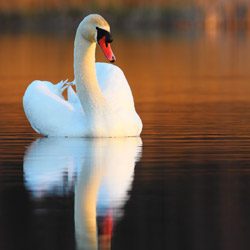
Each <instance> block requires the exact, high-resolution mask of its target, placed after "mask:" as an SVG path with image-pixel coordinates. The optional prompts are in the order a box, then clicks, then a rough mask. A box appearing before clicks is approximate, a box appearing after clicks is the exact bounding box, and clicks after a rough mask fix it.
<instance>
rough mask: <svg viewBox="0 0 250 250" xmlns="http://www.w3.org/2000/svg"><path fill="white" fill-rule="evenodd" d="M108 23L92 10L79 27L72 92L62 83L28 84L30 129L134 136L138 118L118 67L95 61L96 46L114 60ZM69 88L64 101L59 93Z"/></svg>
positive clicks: (61, 133)
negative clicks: (74, 86) (74, 85)
mask: <svg viewBox="0 0 250 250" xmlns="http://www.w3.org/2000/svg"><path fill="white" fill-rule="evenodd" d="M111 42H112V37H111V34H110V27H109V25H108V23H107V22H106V21H105V20H104V18H103V17H101V16H100V15H96V14H92V15H89V16H87V17H85V18H84V19H83V21H82V22H81V23H80V25H79V26H78V29H77V31H76V37H75V45H74V75H75V80H74V83H75V84H76V90H77V94H76V93H75V92H74V90H73V88H72V87H71V86H70V84H68V85H66V86H64V85H65V84H66V82H60V83H59V84H57V85H54V84H52V83H50V82H47V81H39V80H36V81H34V82H32V83H31V84H30V85H29V86H28V88H27V90H26V92H25V94H24V97H23V107H24V111H25V114H26V116H27V118H28V120H29V122H30V124H31V126H32V128H33V129H34V130H35V131H36V132H38V133H39V134H41V135H43V136H64V137H125V136H139V135H140V133H141V130H142V122H141V119H140V117H139V116H138V114H137V113H136V111H135V107H134V101H133V96H132V93H131V90H130V87H129V85H128V82H127V80H126V78H125V76H124V74H123V72H122V70H121V69H119V68H118V67H116V66H114V65H111V64H107V63H95V48H96V44H99V45H100V47H101V48H102V50H103V52H104V54H105V56H106V57H107V58H108V59H109V60H110V61H111V62H114V61H115V57H114V54H113V52H112V50H111V48H110V43H111ZM65 88H68V100H65V98H64V97H63V96H62V92H63V91H64V89H65Z"/></svg>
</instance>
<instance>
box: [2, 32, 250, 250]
mask: <svg viewBox="0 0 250 250" xmlns="http://www.w3.org/2000/svg"><path fill="white" fill-rule="evenodd" d="M114 35H115V34H114ZM112 45H113V50H114V52H115V54H116V57H117V59H118V60H117V65H118V66H120V67H121V68H122V69H123V71H124V72H125V74H126V77H127V79H128V81H129V83H130V85H131V88H132V91H133V94H134V98H135V103H136V108H137V111H138V113H139V114H140V116H141V118H142V120H143V124H144V129H143V132H142V136H141V140H140V139H133V138H127V139H59V138H57V139H56V138H54V139H51V138H40V137H39V135H37V134H36V133H35V132H34V131H33V130H32V129H31V128H30V126H29V124H28V122H27V120H26V118H25V116H24V112H23V110H22V95H23V93H24V91H25V89H26V87H27V86H28V84H29V83H30V82H31V81H32V80H34V79H40V80H50V81H52V82H55V83H56V82H59V81H60V80H61V79H67V78H69V80H72V79H73V57H72V53H73V37H66V36H45V35H44V36H43V35H29V34H19V35H9V34H8V35H1V36H0V55H1V60H0V80H1V84H0V95H1V96H0V97H1V98H0V115H1V120H0V141H1V144H0V152H1V154H0V165H1V167H0V249H1V250H10V249H25V250H28V249H32V250H34V249H46V250H47V249H51V250H56V249H70V250H72V249H79V250H80V249H94V248H95V247H96V246H97V245H98V246H99V249H110V248H112V249H126V250H127V249H171V250H173V249H191V250H195V249H197V250H200V249H202V250H205V249H208V250H210V249H225V250H228V249H250V240H249V233H250V71H249V61H250V37H249V35H247V34H238V33H237V34H234V33H232V34H214V33H213V34H200V35H194V34H181V35H180V34H179V35H174V36H162V35H159V34H151V36H150V37H148V36H134V37H127V36H126V35H121V36H120V37H117V38H116V39H115V42H114V43H113V44H112ZM97 59H98V60H105V59H104V57H103V55H102V54H101V53H100V51H99V50H98V51H97Z"/></svg>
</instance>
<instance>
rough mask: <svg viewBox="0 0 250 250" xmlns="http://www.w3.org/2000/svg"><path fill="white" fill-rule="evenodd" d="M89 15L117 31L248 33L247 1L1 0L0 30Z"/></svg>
mask: <svg viewBox="0 0 250 250" xmlns="http://www.w3.org/2000/svg"><path fill="white" fill-rule="evenodd" d="M89 13H100V14H102V15H104V16H105V17H106V18H107V19H108V20H109V22H110V23H111V25H112V26H113V27H114V28H117V29H119V28H123V29H137V28H138V27H140V28H141V29H143V28H146V29H148V28H153V29H166V30H168V29H173V28H174V29H188V28H199V29H205V30H218V29H229V30H238V29H241V30H250V1H249V0H189V1H187V0H186V1H185V0H154V1H152V0H151V1H150V0H136V1H134V0H95V1H91V0H84V1H83V0H21V1H20V0H3V1H0V30H4V29H9V28H10V29H12V28H14V29H33V28H36V29H37V27H39V28H40V29H44V30H53V29H54V28H58V27H63V28H64V29H66V30H67V29H68V28H69V29H71V28H72V26H76V25H77V23H79V21H80V20H81V19H82V17H83V16H85V15H87V14H89Z"/></svg>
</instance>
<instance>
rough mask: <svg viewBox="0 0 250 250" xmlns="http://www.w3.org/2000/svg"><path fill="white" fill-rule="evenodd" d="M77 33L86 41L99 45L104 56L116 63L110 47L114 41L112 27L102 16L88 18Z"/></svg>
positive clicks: (94, 15) (93, 15)
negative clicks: (111, 32)
mask: <svg viewBox="0 0 250 250" xmlns="http://www.w3.org/2000/svg"><path fill="white" fill-rule="evenodd" d="M77 32H78V33H80V34H81V36H82V37H83V38H84V39H86V40H88V41H90V42H95V43H97V44H99V45H100V47H101V49H102V51H103V53H104V55H105V56H106V57H107V59H108V60H109V61H110V62H114V61H115V56H114V54H113V52H112V50H111V47H110V43H111V42H112V41H113V38H112V36H111V34H110V27H109V24H108V23H107V21H106V20H105V19H104V18H103V17H102V16H100V15H97V14H91V15H88V16H86V17H85V18H84V19H83V20H82V22H81V23H80V25H79V26H78V29H77Z"/></svg>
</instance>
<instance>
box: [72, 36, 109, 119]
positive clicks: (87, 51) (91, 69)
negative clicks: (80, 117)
mask: <svg viewBox="0 0 250 250" xmlns="http://www.w3.org/2000/svg"><path fill="white" fill-rule="evenodd" d="M95 48H96V43H94V42H90V41H88V40H86V39H84V38H83V37H82V36H81V35H80V34H79V33H78V32H77V33H76V38H75V46H74V74H75V82H76V90H77V94H78V97H79V99H80V102H81V104H82V107H83V110H84V112H85V114H86V116H90V115H91V116H92V115H93V114H94V113H96V112H98V111H99V110H103V109H105V108H106V107H107V106H108V105H107V102H106V100H105V98H104V97H103V95H102V93H101V90H100V87H99V85H98V81H97V76H96V69H95Z"/></svg>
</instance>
